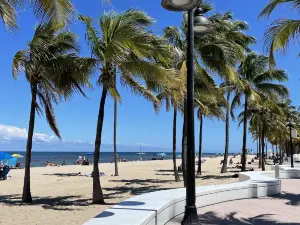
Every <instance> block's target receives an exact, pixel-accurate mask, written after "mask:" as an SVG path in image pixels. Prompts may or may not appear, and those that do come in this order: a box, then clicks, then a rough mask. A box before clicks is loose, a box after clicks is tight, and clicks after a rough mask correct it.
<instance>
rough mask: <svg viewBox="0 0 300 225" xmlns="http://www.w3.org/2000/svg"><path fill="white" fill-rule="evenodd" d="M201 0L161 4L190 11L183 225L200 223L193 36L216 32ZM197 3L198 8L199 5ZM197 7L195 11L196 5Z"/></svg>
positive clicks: (164, 2) (177, 9) (173, 8)
mask: <svg viewBox="0 0 300 225" xmlns="http://www.w3.org/2000/svg"><path fill="white" fill-rule="evenodd" d="M199 3H200V2H199V0H163V1H162V6H163V7H164V8H165V9H167V10H170V11H188V13H187V14H188V29H187V36H186V39H187V98H186V101H187V124H186V125H187V157H186V161H187V163H186V206H185V213H184V218H183V220H182V222H181V224H182V225H199V224H200V223H199V218H198V215H197V208H196V185H195V127H194V35H206V34H208V33H211V32H212V31H213V27H212V23H211V22H210V21H209V20H208V19H207V18H205V17H204V16H203V10H202V9H201V8H200V7H199ZM197 6H198V7H197ZM196 7H197V9H196V10H195V8H196Z"/></svg>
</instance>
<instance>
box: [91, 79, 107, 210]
mask: <svg viewBox="0 0 300 225" xmlns="http://www.w3.org/2000/svg"><path fill="white" fill-rule="evenodd" d="M106 95H107V88H106V87H105V85H103V89H102V96H101V100H100V107H99V114H98V121H97V132H96V140H95V151H94V165H93V204H104V196H103V192H102V188H101V184H100V176H99V157H100V146H101V137H102V127H103V120H104V107H105V100H106Z"/></svg>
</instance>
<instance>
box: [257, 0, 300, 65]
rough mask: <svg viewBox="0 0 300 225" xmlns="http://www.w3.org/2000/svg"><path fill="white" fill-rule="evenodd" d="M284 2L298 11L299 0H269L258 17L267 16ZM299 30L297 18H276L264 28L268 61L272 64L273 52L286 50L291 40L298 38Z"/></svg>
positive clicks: (299, 10) (273, 63)
mask: <svg viewBox="0 0 300 225" xmlns="http://www.w3.org/2000/svg"><path fill="white" fill-rule="evenodd" d="M284 3H288V4H289V5H290V8H291V9H292V10H296V11H298V12H300V4H299V0H270V2H269V3H268V5H267V6H266V7H265V8H264V9H263V10H262V11H261V13H260V15H259V17H263V16H268V17H269V16H270V15H271V14H272V13H273V11H274V10H275V9H276V8H277V7H278V6H279V5H281V4H284ZM299 31H300V20H299V19H277V20H275V21H274V22H273V23H272V24H271V25H270V27H269V28H268V29H267V30H266V32H265V41H264V46H265V48H266V50H267V51H268V52H269V61H270V64H271V65H272V66H274V65H275V63H276V62H275V56H274V53H275V52H276V51H279V52H283V53H284V52H286V51H287V49H288V46H289V44H290V42H291V41H298V40H299V34H300V32H299Z"/></svg>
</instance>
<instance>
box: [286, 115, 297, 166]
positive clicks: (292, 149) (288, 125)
mask: <svg viewBox="0 0 300 225" xmlns="http://www.w3.org/2000/svg"><path fill="white" fill-rule="evenodd" d="M286 125H287V127H288V128H289V132H290V149H291V167H292V168H294V146H293V138H296V137H297V130H295V129H294V128H293V124H292V122H291V121H290V120H288V121H287V122H286Z"/></svg>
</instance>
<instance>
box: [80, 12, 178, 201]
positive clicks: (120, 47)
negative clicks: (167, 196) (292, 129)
mask: <svg viewBox="0 0 300 225" xmlns="http://www.w3.org/2000/svg"><path fill="white" fill-rule="evenodd" d="M79 19H80V20H81V21H82V22H83V23H84V24H85V26H86V37H87V41H88V43H89V45H90V47H91V50H92V54H93V57H94V58H95V60H97V62H98V64H99V65H101V67H100V68H99V70H100V71H101V74H100V76H99V79H98V84H100V85H102V95H101V100H100V107H99V114H98V121H97V131H96V139H95V150H94V165H93V203H95V204H102V203H104V197H103V193H102V189H101V185H100V178H99V166H98V163H99V155H100V146H101V137H102V127H103V121H104V109H105V101H106V96H107V94H108V93H109V94H111V95H112V96H114V97H115V98H120V96H119V94H118V92H117V90H116V89H115V88H114V87H115V85H114V84H113V83H114V82H113V81H114V77H115V76H116V71H117V69H118V70H119V71H120V76H121V82H122V83H123V84H125V85H129V86H130V87H131V88H132V90H133V91H134V92H135V93H137V94H141V95H143V96H144V97H145V98H147V99H150V100H151V99H156V97H155V96H154V94H153V93H152V92H151V91H149V90H148V89H147V88H145V87H144V86H143V85H141V84H140V83H139V82H138V81H136V79H135V78H138V79H142V80H144V82H145V83H146V85H147V86H149V87H151V88H155V87H157V86H158V85H156V84H157V83H158V84H159V83H162V82H165V80H166V79H167V77H168V75H169V74H171V73H172V70H167V69H165V68H164V67H163V66H161V64H164V63H168V60H169V57H168V56H169V55H170V51H169V48H168V46H167V45H166V43H165V41H164V40H163V39H162V38H159V37H158V36H156V35H154V34H152V33H151V32H149V31H148V30H147V27H148V26H150V25H151V24H153V19H152V18H150V17H149V16H148V15H146V13H144V12H142V11H139V10H134V9H130V10H127V11H126V12H124V13H116V12H109V13H105V14H104V15H103V16H102V17H101V18H100V20H99V25H100V30H97V29H95V28H94V27H93V25H92V20H91V18H88V17H84V16H79ZM100 34H101V36H100ZM158 62H159V63H158Z"/></svg>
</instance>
